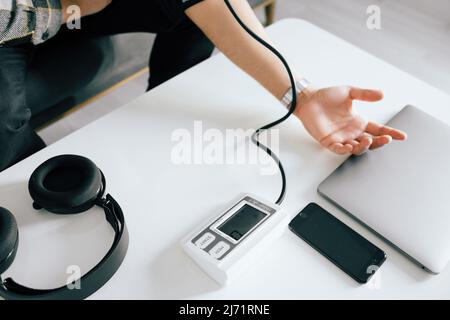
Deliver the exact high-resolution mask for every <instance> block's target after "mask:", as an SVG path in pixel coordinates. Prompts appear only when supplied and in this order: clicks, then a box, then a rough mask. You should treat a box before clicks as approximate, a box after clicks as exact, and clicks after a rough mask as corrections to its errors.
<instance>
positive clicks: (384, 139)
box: [370, 136, 392, 150]
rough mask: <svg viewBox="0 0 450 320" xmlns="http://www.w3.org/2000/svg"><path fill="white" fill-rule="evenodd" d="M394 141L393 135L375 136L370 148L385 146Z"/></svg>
mask: <svg viewBox="0 0 450 320" xmlns="http://www.w3.org/2000/svg"><path fill="white" fill-rule="evenodd" d="M391 142H392V137H391V136H380V137H374V138H373V142H372V145H371V146H370V150H375V149H378V148H381V147H384V146H385V145H387V144H389V143H391Z"/></svg>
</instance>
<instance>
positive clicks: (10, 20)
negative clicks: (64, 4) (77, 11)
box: [0, 0, 62, 47]
mask: <svg viewBox="0 0 450 320" xmlns="http://www.w3.org/2000/svg"><path fill="white" fill-rule="evenodd" d="M61 23H62V11H61V2H60V0H0V47H2V46H12V45H17V44H23V43H29V42H31V43H33V44H39V43H41V42H44V41H45V40H47V39H49V38H51V37H52V36H54V35H55V34H56V33H57V32H58V30H59V28H60V27H61Z"/></svg>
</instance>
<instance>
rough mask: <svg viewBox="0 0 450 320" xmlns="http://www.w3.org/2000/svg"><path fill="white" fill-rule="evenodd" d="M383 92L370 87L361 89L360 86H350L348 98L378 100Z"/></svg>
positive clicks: (381, 97)
mask: <svg viewBox="0 0 450 320" xmlns="http://www.w3.org/2000/svg"><path fill="white" fill-rule="evenodd" d="M383 97H384V94H383V92H382V91H380V90H371V89H361V88H354V87H351V88H350V98H351V99H352V100H361V101H368V102H375V101H380V100H381V99H383Z"/></svg>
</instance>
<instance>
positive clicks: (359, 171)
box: [318, 106, 450, 273]
mask: <svg viewBox="0 0 450 320" xmlns="http://www.w3.org/2000/svg"><path fill="white" fill-rule="evenodd" d="M387 125H389V126H391V127H395V128H398V129H401V130H404V131H405V132H407V133H408V140H407V141H405V142H393V143H392V144H390V145H388V146H386V147H384V148H381V149H379V150H374V151H371V152H368V153H366V154H364V155H362V156H359V157H351V158H350V159H349V160H347V161H346V162H345V163H343V164H342V165H341V166H340V167H339V168H338V169H337V170H336V171H335V172H333V173H332V174H331V175H330V176H329V177H328V178H327V179H325V180H324V181H323V182H322V183H321V184H320V186H319V188H318V191H319V193H320V194H321V195H323V196H324V197H325V198H327V199H329V200H330V201H332V202H334V203H335V204H336V205H338V206H339V207H341V208H342V209H344V210H345V211H346V212H347V213H349V214H350V215H352V216H353V217H354V218H356V219H357V220H359V221H360V222H362V223H363V224H365V225H366V226H367V227H369V228H370V229H372V230H373V231H375V232H376V233H378V234H379V235H380V236H382V237H383V238H385V240H387V241H388V242H390V243H391V244H392V245H394V246H395V247H397V249H400V250H401V251H403V253H405V254H406V255H408V256H409V257H410V258H412V259H413V260H415V261H416V262H418V263H419V264H421V265H422V266H424V267H425V268H427V269H428V270H429V271H431V272H434V273H439V272H441V271H442V270H443V269H444V267H445V265H446V264H447V262H448V260H449V258H450V127H449V126H447V125H446V124H445V123H443V122H441V121H440V120H437V119H436V118H434V117H432V116H430V115H428V114H427V113H425V112H423V111H421V110H419V109H417V108H415V107H413V106H407V107H405V108H404V109H403V110H402V111H401V112H399V113H398V114H397V115H396V116H395V117H394V118H393V119H392V120H391V121H389V123H388V124H387Z"/></svg>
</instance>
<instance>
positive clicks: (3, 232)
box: [0, 208, 19, 274]
mask: <svg viewBox="0 0 450 320" xmlns="http://www.w3.org/2000/svg"><path fill="white" fill-rule="evenodd" d="M18 244H19V229H18V228H17V222H16V219H15V218H14V216H13V214H12V213H11V212H9V211H8V210H6V209H4V208H0V274H2V273H3V272H5V271H6V270H8V268H9V267H10V266H11V264H12V262H13V261H14V258H15V257H16V253H17V246H18Z"/></svg>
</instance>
